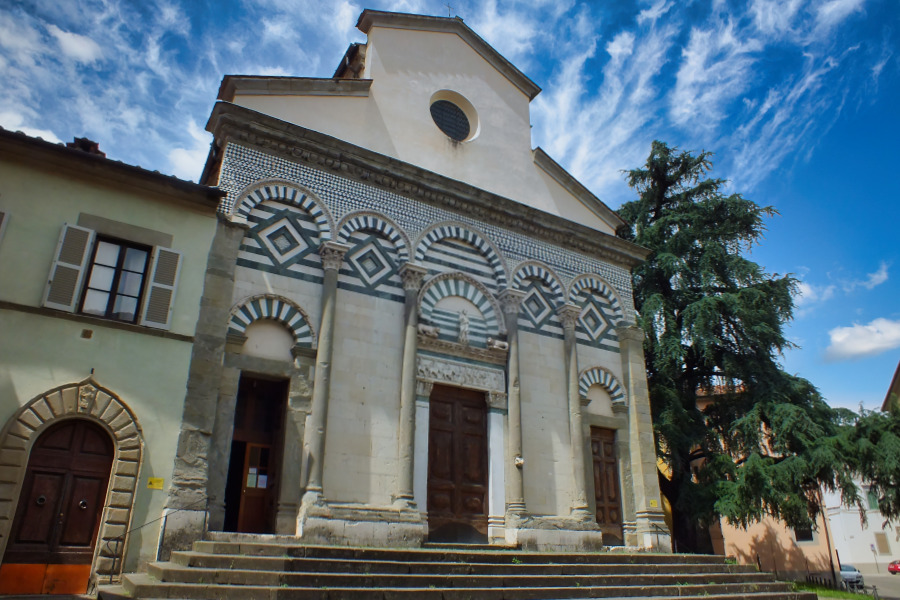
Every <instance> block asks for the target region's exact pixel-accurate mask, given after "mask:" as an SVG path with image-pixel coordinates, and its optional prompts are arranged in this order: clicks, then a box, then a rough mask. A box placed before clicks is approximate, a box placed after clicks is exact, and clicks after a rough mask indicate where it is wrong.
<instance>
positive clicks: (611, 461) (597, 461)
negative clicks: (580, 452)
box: [591, 427, 624, 546]
mask: <svg viewBox="0 0 900 600" xmlns="http://www.w3.org/2000/svg"><path fill="white" fill-rule="evenodd" d="M591 454H592V455H593V459H594V495H595V498H596V500H597V524H598V525H600V531H601V532H603V543H604V544H605V545H607V546H621V545H623V544H624V540H623V537H622V500H621V494H620V493H619V469H618V466H617V464H616V431H615V430H614V429H603V428H601V427H591Z"/></svg>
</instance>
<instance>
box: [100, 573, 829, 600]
mask: <svg viewBox="0 0 900 600" xmlns="http://www.w3.org/2000/svg"><path fill="white" fill-rule="evenodd" d="M122 587H123V588H124V589H125V591H126V592H127V593H128V594H129V595H130V596H131V597H133V598H144V599H152V598H181V599H184V600H220V599H221V600H247V599H253V600H313V599H315V600H332V599H342V600H346V599H349V598H352V599H353V600H414V599H415V600H419V599H421V600H472V599H474V598H477V599H478V600H560V599H572V600H574V599H578V598H607V599H609V598H620V599H624V598H629V599H631V600H633V599H635V598H681V599H685V598H692V597H696V598H706V600H710V598H716V597H723V598H724V597H729V596H730V597H732V598H734V599H735V600H737V599H742V600H762V599H765V600H769V599H770V598H771V599H774V598H781V599H786V598H790V599H792V600H814V599H815V594H799V593H795V592H792V591H791V587H790V586H789V585H788V584H784V583H775V582H769V583H747V584H705V585H691V584H687V585H668V586H660V585H643V586H642V585H628V586H622V585H610V586H568V587H542V588H522V587H515V588H497V587H489V588H478V587H465V588H441V587H436V586H435V587H431V586H428V587H420V588H412V587H405V588H380V589H372V588H361V587H327V586H325V587H321V586H320V587H316V588H313V587H292V586H286V587H285V586H277V587H276V586H265V585H220V584H215V583H209V584H204V585H195V584H190V583H167V582H160V581H158V580H156V579H155V578H153V577H151V576H149V575H147V574H144V573H140V574H135V575H126V576H124V577H123V580H122ZM104 592H105V590H103V591H101V596H100V598H101V600H103V599H105V598H108V597H109V596H104V595H103V594H104Z"/></svg>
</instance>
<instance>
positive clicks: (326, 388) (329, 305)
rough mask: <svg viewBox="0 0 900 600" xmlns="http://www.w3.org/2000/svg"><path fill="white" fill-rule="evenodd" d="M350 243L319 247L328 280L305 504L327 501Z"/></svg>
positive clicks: (309, 437)
mask: <svg viewBox="0 0 900 600" xmlns="http://www.w3.org/2000/svg"><path fill="white" fill-rule="evenodd" d="M349 249H350V247H349V246H347V245H346V244H339V243H337V242H324V243H323V244H322V245H321V246H320V248H319V255H320V256H321V257H322V269H324V271H325V281H324V282H323V283H322V320H321V323H320V325H319V347H318V349H317V352H316V374H315V382H314V383H313V395H312V405H311V407H310V415H309V424H308V426H307V428H306V432H305V434H306V442H305V443H304V448H303V450H304V454H305V455H306V459H307V461H308V464H309V467H308V469H309V470H308V474H309V476H308V480H307V482H306V492H305V493H304V494H303V502H302V503H303V504H304V505H318V504H323V503H324V497H323V495H322V479H323V475H324V466H325V427H326V423H327V420H328V399H329V396H330V393H331V361H332V356H333V354H334V314H335V308H336V307H335V303H336V302H337V278H338V270H339V269H340V268H341V263H343V261H344V255H345V254H346V253H347V250H349Z"/></svg>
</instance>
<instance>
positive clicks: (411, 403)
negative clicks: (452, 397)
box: [394, 263, 427, 509]
mask: <svg viewBox="0 0 900 600" xmlns="http://www.w3.org/2000/svg"><path fill="white" fill-rule="evenodd" d="M426 273H427V271H426V270H425V269H424V268H423V267H420V266H418V265H413V264H409V263H407V264H406V265H404V266H403V267H402V269H401V271H400V276H401V277H402V278H403V289H404V292H405V294H406V305H405V308H404V332H403V333H404V336H403V365H402V366H401V369H400V423H399V428H398V431H397V444H398V445H397V459H398V460H397V468H398V473H397V489H396V490H395V492H394V505H395V506H399V507H401V508H411V509H412V508H415V507H416V501H415V494H414V490H413V480H414V472H415V448H414V442H415V435H416V352H417V349H418V326H419V288H420V287H421V286H422V280H423V279H424V277H425V275H426Z"/></svg>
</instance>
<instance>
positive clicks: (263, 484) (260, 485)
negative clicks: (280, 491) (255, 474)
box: [256, 475, 269, 488]
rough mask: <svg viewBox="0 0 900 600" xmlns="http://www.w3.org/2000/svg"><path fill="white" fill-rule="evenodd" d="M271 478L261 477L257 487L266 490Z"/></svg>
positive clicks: (257, 481)
mask: <svg viewBox="0 0 900 600" xmlns="http://www.w3.org/2000/svg"><path fill="white" fill-rule="evenodd" d="M268 481H269V477H268V476H267V475H260V476H259V479H257V480H256V487H258V488H265V487H266V483H268Z"/></svg>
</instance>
